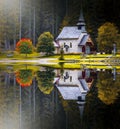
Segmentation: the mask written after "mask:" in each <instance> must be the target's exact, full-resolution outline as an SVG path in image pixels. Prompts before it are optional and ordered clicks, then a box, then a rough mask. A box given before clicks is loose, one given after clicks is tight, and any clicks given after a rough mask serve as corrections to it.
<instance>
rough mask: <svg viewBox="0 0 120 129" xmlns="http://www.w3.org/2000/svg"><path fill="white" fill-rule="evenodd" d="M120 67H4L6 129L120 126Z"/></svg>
mask: <svg viewBox="0 0 120 129" xmlns="http://www.w3.org/2000/svg"><path fill="white" fill-rule="evenodd" d="M119 78H120V72H119V70H116V69H113V70H96V69H91V70H90V69H74V70H69V69H62V70H61V69H52V68H40V70H38V71H34V70H32V69H19V70H16V71H14V70H11V71H9V72H7V71H5V70H4V71H1V72H0V96H1V99H0V129H8V128H9V129H33V128H34V129H38V128H39V129H61V128H62V129H80V128H81V129H93V128H96V129H97V128H99V129H113V128H114V129H119V128H120V125H119V120H120V110H119V109H120V99H119V98H120V79H119Z"/></svg>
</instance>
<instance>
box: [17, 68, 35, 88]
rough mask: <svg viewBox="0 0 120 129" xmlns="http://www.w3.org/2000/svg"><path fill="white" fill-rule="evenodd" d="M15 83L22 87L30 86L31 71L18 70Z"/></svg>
mask: <svg viewBox="0 0 120 129" xmlns="http://www.w3.org/2000/svg"><path fill="white" fill-rule="evenodd" d="M15 74H16V81H17V82H18V83H19V84H20V86H22V87H26V86H30V85H31V84H32V78H33V71H32V70H30V69H25V70H24V69H23V70H19V71H17V72H16V73H15Z"/></svg>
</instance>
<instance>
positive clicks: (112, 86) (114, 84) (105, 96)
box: [97, 71, 120, 104]
mask: <svg viewBox="0 0 120 129" xmlns="http://www.w3.org/2000/svg"><path fill="white" fill-rule="evenodd" d="M97 87H98V97H99V98H100V100H101V101H103V102H104V103H105V104H112V103H114V101H115V99H116V97H117V96H118V92H120V82H119V76H118V75H117V79H116V81H114V80H113V75H112V74H111V73H110V72H109V71H106V72H100V73H99V80H98V84H97Z"/></svg>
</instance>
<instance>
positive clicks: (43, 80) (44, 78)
mask: <svg viewBox="0 0 120 129" xmlns="http://www.w3.org/2000/svg"><path fill="white" fill-rule="evenodd" d="M54 75H55V73H54V72H53V69H51V68H46V70H45V71H38V72H37V80H38V87H39V88H40V90H41V91H42V92H43V93H44V94H50V93H51V91H52V90H53V80H54Z"/></svg>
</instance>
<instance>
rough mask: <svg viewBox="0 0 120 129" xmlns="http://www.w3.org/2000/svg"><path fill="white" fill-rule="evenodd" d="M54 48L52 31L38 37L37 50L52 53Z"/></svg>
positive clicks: (47, 53)
mask: <svg viewBox="0 0 120 129" xmlns="http://www.w3.org/2000/svg"><path fill="white" fill-rule="evenodd" d="M54 50H55V48H54V44H53V35H52V34H51V33H50V32H44V33H43V34H41V35H40V36H39V38H38V44H37V52H45V53H46V55H51V54H53V52H54Z"/></svg>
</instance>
